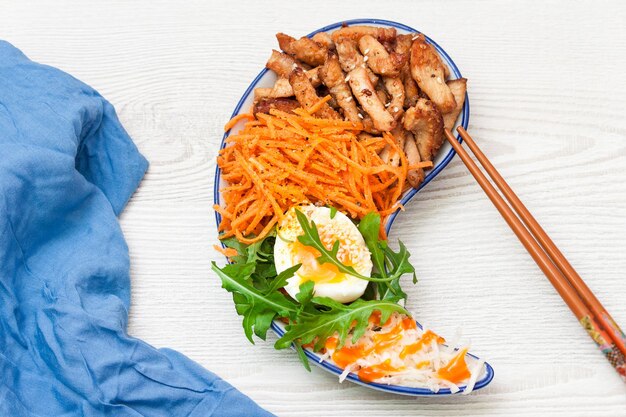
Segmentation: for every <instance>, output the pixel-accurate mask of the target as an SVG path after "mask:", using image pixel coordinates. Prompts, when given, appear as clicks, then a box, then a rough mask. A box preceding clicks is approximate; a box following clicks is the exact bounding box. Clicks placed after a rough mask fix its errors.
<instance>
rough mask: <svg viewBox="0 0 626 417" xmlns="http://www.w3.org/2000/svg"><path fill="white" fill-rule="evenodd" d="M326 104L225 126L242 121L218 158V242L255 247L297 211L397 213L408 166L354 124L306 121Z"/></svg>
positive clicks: (383, 140)
mask: <svg viewBox="0 0 626 417" xmlns="http://www.w3.org/2000/svg"><path fill="white" fill-rule="evenodd" d="M328 99H329V96H327V97H324V98H323V99H321V100H320V101H319V102H318V103H316V104H314V105H313V106H311V107H310V108H309V109H306V110H305V109H302V108H300V109H296V110H294V113H286V112H283V111H280V110H277V109H272V110H270V114H269V115H268V114H263V113H257V114H256V115H252V114H242V115H238V116H236V117H235V118H233V119H232V120H231V121H229V122H228V123H227V124H226V126H225V130H229V129H231V128H232V127H233V126H234V125H235V124H236V123H237V122H238V121H239V120H243V119H248V120H249V121H248V122H247V123H246V124H245V126H244V128H243V129H242V130H241V131H239V132H237V133H235V134H231V135H230V136H229V137H228V138H227V139H226V147H225V148H223V149H222V150H221V151H220V153H219V156H218V158H217V162H218V166H219V167H220V169H221V175H222V178H223V179H224V180H225V181H226V182H227V183H228V185H227V186H226V187H223V188H221V189H220V192H221V195H222V198H223V200H224V203H223V206H221V207H220V206H218V205H216V206H215V207H214V208H215V210H216V211H218V212H219V213H220V214H221V215H222V221H221V223H220V226H219V231H220V232H221V235H220V238H222V239H223V238H227V237H231V236H235V237H236V238H237V239H238V240H239V241H240V242H243V243H254V242H256V241H259V240H260V239H263V238H264V237H265V236H266V235H267V234H268V233H269V232H270V231H271V229H272V227H273V226H274V225H275V224H276V223H277V222H279V221H280V220H281V219H282V218H283V214H284V213H285V212H286V211H287V210H288V209H289V208H290V207H293V206H294V205H298V204H305V203H313V204H316V203H317V204H322V205H327V206H331V207H335V208H337V209H338V210H340V211H342V212H344V213H346V214H347V215H349V216H351V217H352V218H355V219H360V218H362V217H363V216H365V215H366V214H367V213H370V212H377V213H379V214H380V215H381V218H382V219H384V218H385V217H386V216H388V215H389V214H391V213H393V212H394V211H395V210H397V209H398V208H399V207H400V204H399V199H400V196H401V195H402V193H403V191H404V190H405V189H406V188H408V185H407V184H406V177H407V172H408V170H409V169H413V168H415V167H413V166H409V165H408V162H407V160H406V157H405V155H404V152H403V151H402V150H401V149H400V148H399V147H398V145H397V144H396V141H395V140H394V138H393V136H392V135H391V134H389V133H384V134H383V136H382V137H372V138H368V139H365V140H360V139H359V138H358V136H357V135H358V134H359V133H360V132H361V131H362V129H363V126H362V125H361V124H360V123H352V122H348V121H341V120H331V119H319V118H315V117H313V116H312V115H311V114H312V113H314V112H315V111H316V109H317V108H319V106H321V105H322V104H323V103H325V102H326V101H328ZM386 145H389V146H390V147H391V149H392V150H394V151H395V152H397V153H398V155H400V164H399V166H392V165H389V164H386V163H385V162H383V160H382V159H381V158H380V157H379V156H378V153H377V152H380V150H381V149H383V148H384V147H385V146H386ZM427 166H430V162H427V163H424V165H423V167H427ZM381 229H382V228H381ZM381 234H382V235H384V230H381Z"/></svg>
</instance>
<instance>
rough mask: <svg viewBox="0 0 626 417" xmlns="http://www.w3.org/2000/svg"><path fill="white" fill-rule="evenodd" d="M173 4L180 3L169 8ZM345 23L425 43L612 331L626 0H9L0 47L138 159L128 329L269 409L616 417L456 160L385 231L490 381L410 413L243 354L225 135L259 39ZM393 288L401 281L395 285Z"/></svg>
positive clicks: (603, 381) (621, 309)
mask: <svg viewBox="0 0 626 417" xmlns="http://www.w3.org/2000/svg"><path fill="white" fill-rule="evenodd" d="M175 3H176V4H175ZM357 17H379V18H386V19H390V20H396V21H399V22H403V23H406V24H408V25H410V26H413V27H415V28H418V29H420V30H422V31H424V32H425V33H426V34H428V35H429V36H431V37H433V38H434V39H435V40H437V41H438V42H439V43H440V44H441V45H442V46H443V47H444V48H445V49H446V50H447V51H448V52H449V53H450V55H451V56H452V57H453V59H454V60H455V61H456V63H457V65H458V66H459V68H460V69H461V71H462V73H463V74H464V76H465V77H467V78H469V95H470V102H471V113H472V114H471V120H470V132H471V133H472V134H473V135H474V137H475V138H476V139H477V140H479V141H480V143H481V145H482V147H483V148H484V151H485V152H486V153H487V155H489V156H490V157H491V158H492V161H493V162H494V164H495V165H496V166H497V167H498V168H499V169H500V170H501V172H502V174H503V175H504V176H505V178H507V179H508V180H509V182H510V184H511V185H512V187H513V188H514V189H515V190H516V191H517V192H518V194H519V195H520V197H521V198H522V199H523V200H524V201H525V202H526V203H527V205H528V207H529V209H530V210H531V211H532V212H533V213H534V214H535V216H536V217H537V219H538V220H539V221H540V222H541V223H542V224H543V225H544V226H545V228H546V230H547V231H548V232H549V233H550V234H551V236H552V237H553V239H554V240H555V242H556V243H557V244H558V245H559V247H560V248H561V249H562V250H563V252H564V253H565V254H566V255H567V256H568V257H569V259H570V260H571V261H572V263H573V264H574V266H575V267H576V268H577V269H578V271H579V272H580V273H581V275H582V276H583V277H584V278H585V280H586V281H587V283H588V284H589V286H590V287H591V288H592V289H593V290H594V291H595V292H596V294H597V295H598V297H599V298H600V299H601V300H602V301H603V303H604V304H605V306H606V307H607V309H608V310H609V311H611V312H612V314H613V316H614V317H615V319H616V320H617V321H618V322H620V323H621V324H622V326H626V256H625V252H626V129H625V128H624V126H623V121H624V114H625V113H624V109H625V108H626V82H625V81H624V75H623V71H624V66H626V54H625V53H624V50H625V48H626V29H625V26H624V22H625V21H626V3H624V2H622V1H621V0H615V1H605V2H602V3H601V4H600V2H597V1H585V2H569V1H560V2H558V1H550V2H530V1H517V2H513V1H511V2H496V1H480V2H478V1H476V2H465V1H446V2H445V3H444V2H439V1H423V2H419V3H418V2H413V1H405V2H400V1H395V2H382V1H379V0H361V1H360V2H358V4H356V3H355V4H354V5H348V4H347V2H345V3H340V2H337V1H322V0H318V1H315V2H307V3H302V4H296V2H284V3H279V2H260V1H250V2H245V3H244V2H234V1H233V2H220V4H219V5H218V3H217V2H209V1H187V2H161V1H153V0H141V1H134V2H126V1H106V2H104V1H102V2H86V1H85V2H76V1H70V0H63V1H55V2H43V1H42V2H30V1H15V2H9V1H6V0H0V38H3V39H6V40H8V41H10V42H12V43H14V44H15V45H16V46H17V47H19V48H21V49H22V50H23V51H24V52H25V53H26V54H27V55H29V56H30V57H31V58H33V59H35V60H37V61H40V62H44V63H47V64H50V65H54V66H57V67H60V68H62V69H64V70H66V71H68V72H70V73H71V74H73V75H74V76H76V77H77V78H79V79H81V80H83V81H85V82H87V83H89V84H91V85H92V86H94V87H95V88H97V89H98V90H99V91H100V92H102V93H103V94H104V95H105V96H106V97H107V98H108V99H109V100H111V102H112V103H113V104H114V105H115V106H116V108H117V110H118V113H119V116H120V118H121V120H122V121H123V123H124V125H125V126H126V128H127V129H128V131H129V132H130V134H131V136H132V137H133V138H134V139H135V141H136V143H137V145H138V146H139V148H140V150H141V151H142V152H143V153H144V155H145V156H146V157H147V158H148V159H149V160H150V162H151V166H150V170H149V172H148V174H147V176H146V178H145V180H144V181H143V183H142V185H141V188H140V189H139V191H138V192H137V193H136V194H135V196H134V198H133V199H132V201H131V203H130V205H129V206H128V209H127V210H126V212H125V213H124V214H123V215H122V218H121V221H122V226H123V229H124V232H125V234H126V237H127V239H128V244H129V246H130V251H131V256H132V280H133V281H132V282H133V292H132V303H133V306H132V310H131V320H130V333H131V334H133V335H135V336H137V337H139V338H142V339H144V340H146V341H148V342H149V343H152V344H154V345H155V346H159V347H161V346H167V347H172V348H175V349H178V350H180V351H181V352H183V353H185V354H187V355H189V356H190V357H191V358H193V359H195V360H196V361H198V362H199V363H201V364H202V365H204V366H205V367H207V368H208V369H210V370H212V371H214V372H216V373H218V374H219V375H221V376H222V377H224V378H225V379H226V380H228V381H229V382H231V383H232V384H233V385H235V386H236V387H237V388H239V389H241V390H242V391H243V392H245V393H246V394H248V395H250V396H251V397H252V398H253V399H254V400H256V401H258V402H259V403H260V404H261V405H263V406H264V407H266V408H267V409H269V410H270V411H272V412H274V413H276V414H277V415H279V416H331V415H332V416H352V415H359V416H383V415H384V416H386V415H399V416H417V415H424V416H457V415H472V416H496V415H498V416H499V415H505V414H506V415H515V416H531V415H560V416H568V417H569V416H607V417H617V416H626V385H624V384H623V383H622V382H620V380H619V379H618V377H617V376H616V374H615V373H614V371H613V370H612V369H611V368H610V366H609V365H608V364H607V362H606V361H605V359H604V358H603V357H602V355H601V354H600V353H599V352H598V351H597V350H596V348H595V347H594V345H593V343H591V341H590V340H589V339H588V337H587V335H586V334H585V333H584V331H583V330H582V329H581V328H580V326H579V325H578V323H577V322H576V320H575V319H574V317H573V316H572V315H571V313H570V312H569V310H568V309H567V307H566V306H565V305H564V303H563V302H562V301H561V299H560V298H559V297H558V295H557V294H556V292H555V291H554V290H553V289H552V287H551V286H550V285H549V283H548V282H547V280H546V279H545V277H544V276H543V275H542V274H541V272H540V271H539V269H538V268H537V267H536V266H535V264H534V263H533V261H532V260H531V259H530V257H529V256H528V255H527V254H526V252H525V251H524V249H523V248H522V246H521V245H520V244H519V243H518V242H517V240H516V238H515V237H514V235H513V234H512V233H511V232H510V231H509V229H508V228H507V226H506V224H505V223H504V221H503V220H502V219H501V218H500V217H499V215H498V214H497V212H496V211H495V209H494V208H493V207H492V206H491V205H490V203H489V201H488V200H487V199H486V197H484V195H483V194H482V191H481V190H480V189H479V188H478V186H477V184H476V183H475V182H474V180H473V179H472V177H471V176H470V175H469V174H468V173H467V171H466V169H465V167H464V166H463V165H462V164H461V163H460V161H459V160H458V158H455V159H454V160H453V161H452V163H451V164H450V165H449V166H448V168H447V169H446V170H445V171H444V172H443V173H442V174H441V175H440V176H439V177H437V178H436V179H435V180H434V181H433V182H432V183H431V184H429V185H428V186H427V187H426V188H425V189H424V190H423V192H422V193H421V194H420V195H419V196H418V197H417V198H416V200H414V201H413V203H412V204H411V205H410V206H409V208H408V210H407V211H406V212H405V213H403V214H402V215H401V216H400V219H399V220H398V221H397V223H396V225H395V226H394V227H395V230H394V232H393V233H392V236H391V237H392V238H393V239H396V238H400V239H402V240H403V241H404V242H405V243H406V244H407V246H408V247H409V249H410V250H411V252H412V253H413V255H414V261H415V264H416V266H417V270H418V274H419V277H420V282H419V284H418V285H417V286H416V287H414V288H411V287H410V286H409V291H408V292H409V295H410V299H409V303H408V305H409V307H410V308H411V309H412V310H413V311H415V312H416V314H417V317H418V319H419V320H421V321H422V322H425V323H427V324H428V325H429V326H431V327H433V328H435V329H437V330H439V332H440V333H441V334H443V335H449V336H451V335H453V334H454V332H455V331H456V329H457V328H459V327H460V328H462V329H463V335H464V336H465V340H471V342H472V349H473V351H474V352H475V353H477V354H478V355H480V356H483V357H485V358H486V359H487V360H488V361H490V363H491V364H492V365H493V367H494V368H495V371H496V377H495V379H494V381H493V382H492V383H491V385H490V386H489V387H488V388H486V389H484V390H482V391H479V392H476V393H475V394H473V395H471V396H468V397H465V396H461V397H454V398H445V399H415V398H404V397H398V396H392V395H386V394H381V393H377V392H374V391H370V390H367V389H365V388H361V387H358V386H355V385H352V384H350V383H344V384H338V383H337V381H336V379H335V378H334V377H333V376H331V375H330V374H327V373H325V372H324V371H322V370H320V369H313V372H312V373H310V374H309V373H307V372H306V371H305V370H304V369H303V368H302V366H301V365H300V364H299V362H298V360H297V358H296V356H295V355H294V354H293V353H292V352H289V351H275V350H274V348H273V346H272V344H273V341H274V338H273V337H270V338H269V339H270V340H268V342H265V343H264V342H262V341H260V342H259V343H257V345H256V346H252V345H250V344H249V343H247V341H246V340H245V338H244V336H243V333H242V329H241V326H240V319H239V318H238V317H237V316H236V314H235V311H234V308H233V305H232V300H231V297H230V295H229V294H227V293H226V292H225V291H224V290H222V289H221V288H220V284H219V282H218V279H217V278H216V277H215V276H214V274H212V273H211V271H210V269H209V266H210V261H211V260H217V261H218V262H223V260H222V258H221V256H220V255H218V254H217V253H215V252H214V251H213V250H212V245H213V244H214V243H216V231H215V224H214V217H213V211H212V209H211V205H212V201H213V196H212V192H213V191H212V189H213V174H214V169H215V156H216V153H217V149H218V145H219V142H220V139H221V136H222V126H223V124H224V123H225V122H226V121H227V119H228V117H229V115H230V113H231V111H232V108H233V107H234V105H235V104H236V102H237V100H238V99H239V97H240V95H241V94H242V93H243V91H244V89H245V88H246V86H247V85H248V83H249V81H250V80H251V79H252V78H253V77H254V76H255V75H256V74H257V73H258V71H259V70H260V68H261V67H262V65H263V64H264V62H265V60H266V58H267V57H268V54H269V51H270V48H272V47H275V40H274V37H273V35H274V33H275V32H277V31H284V32H287V33H290V34H293V35H297V36H301V35H303V34H306V33H308V32H309V31H311V30H313V29H316V28H318V27H320V26H323V25H326V24H329V23H333V22H336V21H340V20H345V19H350V18H357ZM407 285H408V283H407Z"/></svg>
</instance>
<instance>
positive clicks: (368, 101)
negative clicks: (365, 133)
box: [348, 67, 396, 132]
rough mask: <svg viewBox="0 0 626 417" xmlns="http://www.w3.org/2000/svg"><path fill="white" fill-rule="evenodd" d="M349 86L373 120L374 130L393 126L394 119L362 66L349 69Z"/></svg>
mask: <svg viewBox="0 0 626 417" xmlns="http://www.w3.org/2000/svg"><path fill="white" fill-rule="evenodd" d="M348 77H349V80H348V82H349V83H350V88H351V89H352V93H353V94H354V96H355V97H356V99H357V100H358V101H359V103H360V104H361V107H363V110H365V111H366V112H367V113H368V114H369V115H370V117H371V118H372V122H374V127H375V128H376V130H379V131H381V132H388V131H390V130H391V129H393V128H394V126H395V124H396V123H395V120H394V119H393V116H392V115H391V113H389V112H388V111H387V110H386V109H385V106H384V105H383V103H381V102H380V100H379V98H378V96H377V95H376V91H375V88H374V86H373V85H372V82H371V81H370V79H369V77H368V76H367V71H366V70H365V68H363V67H357V68H355V69H353V70H352V71H350V73H349V74H348Z"/></svg>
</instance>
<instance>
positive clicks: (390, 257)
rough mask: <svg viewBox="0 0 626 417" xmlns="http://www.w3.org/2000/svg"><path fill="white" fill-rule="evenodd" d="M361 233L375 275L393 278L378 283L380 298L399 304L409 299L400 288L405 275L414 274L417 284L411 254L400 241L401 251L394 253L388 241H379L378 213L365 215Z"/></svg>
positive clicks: (360, 229) (360, 225)
mask: <svg viewBox="0 0 626 417" xmlns="http://www.w3.org/2000/svg"><path fill="white" fill-rule="evenodd" d="M358 227H359V232H361V234H362V235H363V239H365V244H366V245H367V248H368V249H369V251H370V253H371V254H372V263H373V264H374V267H375V268H376V272H375V274H373V275H380V276H381V277H384V278H391V279H390V280H389V281H386V282H377V290H378V298H379V299H381V300H389V301H395V302H398V301H400V300H401V299H405V300H406V298H407V295H406V293H405V292H404V291H403V290H402V287H401V286H400V277H402V275H404V274H410V273H412V274H413V283H416V282H417V278H416V276H415V268H414V267H413V265H411V263H410V262H409V257H410V256H411V254H410V253H409V251H408V250H407V249H406V246H404V245H403V244H402V242H400V241H398V243H399V245H400V251H399V252H397V253H396V252H394V251H393V250H392V249H391V248H390V247H389V245H388V244H387V242H386V241H384V240H379V238H378V233H379V230H380V216H379V215H378V214H377V213H369V214H367V215H365V216H364V217H363V218H362V219H361V222H360V223H359V226H358Z"/></svg>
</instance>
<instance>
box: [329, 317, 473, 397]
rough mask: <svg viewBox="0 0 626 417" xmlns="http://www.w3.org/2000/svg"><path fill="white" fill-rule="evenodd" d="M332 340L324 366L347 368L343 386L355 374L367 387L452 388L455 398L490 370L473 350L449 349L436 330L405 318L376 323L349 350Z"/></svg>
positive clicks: (346, 344)
mask: <svg viewBox="0 0 626 417" xmlns="http://www.w3.org/2000/svg"><path fill="white" fill-rule="evenodd" d="M457 337H458V335H457ZM331 339H334V340H332V342H331V343H328V342H327V343H326V350H325V352H324V353H323V355H322V357H321V360H320V362H321V361H324V360H329V361H332V362H334V363H335V364H336V365H337V366H339V367H343V368H344V371H343V373H342V374H341V376H340V377H339V380H340V382H341V381H343V380H345V378H346V377H347V376H348V375H349V374H350V373H351V372H354V373H355V375H356V376H358V377H359V379H361V380H363V381H365V382H376V383H380V384H388V385H401V386H407V387H415V388H427V389H430V390H432V391H433V392H437V391H439V390H440V389H442V388H449V389H450V391H451V392H452V393H457V392H459V391H463V393H464V394H465V393H469V392H471V390H472V389H473V388H474V386H475V384H476V381H477V379H478V376H479V375H480V373H481V371H482V369H483V366H484V361H482V360H477V361H476V360H474V359H472V358H471V357H469V356H467V355H466V354H465V352H466V351H467V347H464V348H462V349H455V348H454V346H452V347H449V346H446V345H444V342H445V341H444V340H443V338H441V337H439V336H437V335H436V334H435V333H434V332H433V331H432V330H429V329H427V328H426V327H424V328H423V329H419V328H418V327H417V326H416V325H415V322H414V321H413V319H411V318H409V317H407V316H403V315H400V314H393V315H391V317H390V318H389V320H388V321H387V322H386V323H384V324H380V323H378V322H377V318H374V319H373V320H372V319H370V325H369V326H368V328H367V330H366V332H365V333H364V334H363V336H362V337H361V338H360V339H359V340H358V341H357V342H356V343H352V341H351V340H350V337H348V338H347V340H346V342H345V345H344V346H342V347H341V348H337V340H336V338H331ZM329 341H330V339H329ZM455 344H456V343H455ZM338 362H339V363H338ZM467 362H469V363H467ZM470 368H471V371H470Z"/></svg>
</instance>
